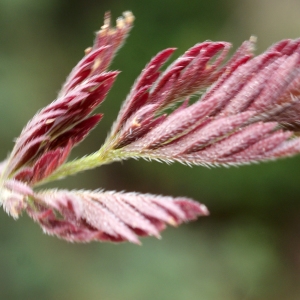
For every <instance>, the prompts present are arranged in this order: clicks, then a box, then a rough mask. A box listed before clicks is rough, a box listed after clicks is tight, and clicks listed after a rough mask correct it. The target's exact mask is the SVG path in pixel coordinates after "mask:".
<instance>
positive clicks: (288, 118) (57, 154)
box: [0, 12, 300, 244]
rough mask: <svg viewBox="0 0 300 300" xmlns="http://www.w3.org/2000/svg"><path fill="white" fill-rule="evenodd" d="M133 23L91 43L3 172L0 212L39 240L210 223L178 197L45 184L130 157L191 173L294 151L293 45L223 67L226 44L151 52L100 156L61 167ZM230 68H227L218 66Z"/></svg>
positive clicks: (133, 234) (298, 56)
mask: <svg viewBox="0 0 300 300" xmlns="http://www.w3.org/2000/svg"><path fill="white" fill-rule="evenodd" d="M133 20H134V17H133V15H132V14H131V13H130V12H126V13H124V17H122V18H119V19H118V20H117V24H116V27H114V28H113V27H111V25H110V15H109V14H108V13H107V14H106V15H105V20H104V25H103V26H102V27H101V29H100V31H98V32H97V34H96V38H95V41H94V45H93V46H92V47H91V48H88V49H87V50H86V51H85V56H84V57H83V59H82V60H81V61H80V62H79V63H78V64H77V66H75V68H74V69H73V70H72V72H71V74H70V75H69V77H68V78H67V80H66V82H65V84H64V85H63V87H62V89H61V91H60V93H59V94H58V97H57V99H56V100H55V101H54V102H52V103H51V104H49V105H48V106H46V107H45V108H43V109H42V110H41V111H39V112H38V113H37V114H36V115H35V116H34V117H33V118H32V120H30V121H29V123H28V124H27V125H26V126H25V128H24V129H23V130H22V132H21V135H20V136H19V137H18V139H17V140H16V142H15V145H14V148H13V150H12V152H11V153H10V155H9V156H8V158H7V159H6V160H5V161H3V162H2V163H0V204H1V205H3V208H4V210H5V211H6V212H7V213H8V214H10V215H11V216H12V217H14V218H18V217H19V215H20V214H21V213H22V212H23V211H26V212H27V214H28V215H29V216H30V217H31V218H33V219H34V220H35V221H36V222H37V223H38V224H39V225H40V226H41V227H42V228H43V230H44V232H46V233H48V234H51V235H55V236H57V237H60V238H63V239H65V240H67V241H72V242H90V241H112V242H121V241H130V242H133V243H137V244H138V243H139V239H138V237H139V236H156V237H159V236H160V232H161V231H162V230H163V229H164V228H165V227H166V225H167V224H169V225H173V226H177V225H179V224H181V223H183V222H187V221H191V220H195V219H196V218H198V217H199V216H206V215H208V214H209V213H208V210H207V208H206V206H204V205H203V204H200V203H199V202H196V201H193V200H191V199H187V198H184V197H183V198H171V197H164V196H156V195H150V194H139V193H118V192H105V191H101V190H96V191H85V190H73V191H68V190H52V189H45V190H39V189H38V187H39V186H40V185H42V184H44V183H47V182H50V181H53V180H57V179H60V178H63V177H65V176H68V175H73V174H76V173H78V172H82V171H85V170H88V169H92V168H95V167H98V166H101V165H103V164H107V163H111V162H114V161H120V160H125V159H129V158H144V159H147V160H151V159H155V160H159V161H165V162H173V161H179V162H181V163H184V164H189V165H193V164H195V165H204V166H211V165H239V164H248V163H252V162H259V161H266V160H272V159H278V158H282V157H286V156H292V155H295V154H298V153H299V152H300V138H299V137H298V134H297V131H298V130H299V129H300V125H299V124H300V117H299V116H300V98H299V96H300V40H283V41H281V42H279V43H277V44H275V45H273V46H272V47H270V48H269V49H268V50H267V51H266V52H265V53H263V54H261V55H259V56H257V57H254V54H253V51H254V44H255V39H254V38H251V39H250V40H249V41H246V42H244V43H243V44H242V45H241V46H240V48H239V49H238V50H237V51H236V53H235V54H234V55H233V57H232V58H231V59H230V60H228V61H227V60H226V57H227V54H228V51H229V49H230V44H229V43H226V42H204V43H199V44H196V45H195V46H193V47H191V48H190V49H189V50H187V51H186V52H185V53H184V54H183V55H182V56H181V57H179V58H178V59H176V60H175V61H174V62H173V63H171V64H170V65H169V66H168V67H167V68H166V69H165V70H164V71H163V70H161V69H162V68H163V65H164V64H165V63H166V61H167V60H168V59H169V58H170V57H171V55H172V54H173V53H174V51H175V48H168V49H166V50H163V51H161V52H160V53H158V54H157V55H156V56H155V57H154V58H153V59H152V60H151V61H150V62H149V63H148V64H147V65H146V67H145V68H144V70H143V71H142V73H141V75H140V76H139V77H138V78H137V80H136V82H135V83H134V85H133V87H132V89H131V91H130V93H129V95H128V96H127V98H126V100H125V101H124V104H123V105H122V107H121V109H120V112H119V114H118V116H117V118H116V121H115V123H114V125H113V126H112V129H111V132H110V134H109V135H108V138H107V140H106V141H105V142H104V144H103V145H102V146H101V147H100V149H99V150H98V151H96V152H95V153H92V154H90V155H87V156H84V157H82V158H79V159H76V160H74V161H69V162H67V160H68V157H69V154H70V153H71V151H72V149H73V148H74V147H75V146H76V145H78V144H79V143H80V142H82V141H83V140H84V139H85V138H86V136H87V135H88V134H89V132H90V131H91V130H92V129H93V128H94V127H95V126H96V125H97V124H98V123H99V122H100V120H101V119H102V117H103V115H102V114H101V113H100V114H99V113H98V114H95V113H94V111H95V109H96V108H98V107H99V105H100V104H101V103H102V102H103V101H104V100H105V97H106V95H107V93H108V92H109V90H110V89H111V87H112V85H113V83H114V80H115V78H116V76H117V75H118V73H119V72H118V71H108V70H107V69H108V67H109V65H110V63H111V61H112V59H113V57H114V55H115V53H116V51H117V50H118V49H119V48H120V46H121V45H122V44H123V42H124V41H125V38H126V37H127V35H128V33H129V31H130V29H131V27H132V23H133ZM226 61H227V62H226Z"/></svg>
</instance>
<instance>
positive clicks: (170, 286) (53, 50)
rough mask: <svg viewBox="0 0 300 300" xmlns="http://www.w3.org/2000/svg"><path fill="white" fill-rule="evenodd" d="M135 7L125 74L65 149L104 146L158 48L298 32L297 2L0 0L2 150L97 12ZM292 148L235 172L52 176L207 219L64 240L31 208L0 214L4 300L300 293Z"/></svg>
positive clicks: (97, 20)
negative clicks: (91, 125) (136, 235)
mask: <svg viewBox="0 0 300 300" xmlns="http://www.w3.org/2000/svg"><path fill="white" fill-rule="evenodd" d="M107 10H111V12H112V14H113V19H115V18H117V17H118V16H119V15H120V14H121V13H122V12H123V11H125V10H132V11H133V13H134V14H135V16H136V22H135V28H134V29H133V31H132V33H131V35H130V37H129V39H128V41H127V43H126V44H125V46H124V47H123V48H122V50H121V51H120V52H119V55H118V56H117V58H116V59H115V60H114V63H113V65H112V69H118V70H122V73H121V74H120V76H119V77H118V79H117V82H116V84H115V86H114V88H113V90H112V91H111V93H110V94H109V96H108V98H107V100H106V101H105V103H104V104H103V105H102V106H101V108H100V111H102V112H104V113H105V118H104V119H103V120H102V122H101V123H100V126H99V127H98V128H97V129H96V130H94V131H93V132H92V134H91V135H90V136H89V137H88V139H87V140H86V141H85V142H84V143H83V144H82V145H81V146H80V147H79V148H76V150H75V151H74V153H73V157H76V156H81V155H84V154H86V153H90V152H92V151H94V150H96V149H97V148H98V147H99V146H100V144H101V143H102V142H103V140H104V138H105V136H106V134H107V132H108V130H109V128H110V125H111V124H112V122H113V120H114V118H115V117H116V115H117V112H118V109H119V107H120V105H121V102H122V101H123V99H124V98H125V97H126V94H127V93H128V92H129V88H130V86H131V84H132V83H133V81H134V79H135V78H136V77H137V76H138V74H139V72H140V71H141V70H142V68H143V67H144V65H145V64H146V63H147V62H148V61H149V59H150V58H151V57H152V56H153V55H154V54H156V53H157V52H158V51H159V50H162V49H164V48H167V47H174V46H176V47H178V51H177V52H176V55H179V54H181V53H183V52H184V51H185V50H186V49H187V48H189V47H191V46H192V45H194V44H195V43H197V42H200V41H204V40H207V39H210V40H226V41H230V42H232V43H233V44H234V49H235V48H236V47H237V46H238V45H239V44H240V43H241V42H242V41H243V40H245V39H248V38H249V37H250V35H253V34H254V35H257V36H258V49H257V52H258V53H260V52H262V51H263V50H265V49H266V48H267V47H268V46H269V45H270V44H272V43H274V42H276V41H277V40H279V39H282V38H296V37H297V36H299V35H300V31H299V28H300V2H299V1H297V0H286V1H281V0H273V1H268V0H244V1H239V0H223V1H218V0H201V1H199V0H186V1H179V0H164V1H161V0H151V1H141V0H127V1H120V0H119V1H117V0H110V1H104V0H103V1H100V0H98V1H95V0H85V1H83V0H64V1H59V0H43V1H41V0H26V1H25V0H1V2H0V116H1V117H0V137H1V147H0V154H1V157H3V158H5V156H6V155H7V153H8V152H9V151H10V149H11V148H12V146H13V138H15V137H17V136H18V135H19V133H20V131H21V129H22V127H23V126H24V125H25V124H26V122H27V121H28V120H29V119H30V118H31V117H32V116H33V114H35V112H36V111H37V110H38V109H40V108H42V107H43V106H45V105H46V104H47V103H49V102H50V101H52V100H53V99H54V98H55V96H56V94H57V92H58V90H59V89H60V86H61V84H62V83H63V81H64V79H65V77H66V76H67V75H68V73H69V71H70V70H71V68H72V67H73V66H74V65H75V64H76V62H77V61H78V60H79V59H80V58H81V57H82V55H83V50H84V49H85V48H86V47H88V46H90V45H91V43H92V40H93V32H95V31H96V30H97V29H98V28H99V27H100V25H102V20H103V14H104V12H105V11H107ZM299 166H300V157H295V158H292V159H287V160H282V161H279V162H272V163H266V164H260V165H254V166H246V167H240V168H232V169H225V168H224V169H222V168H217V169H205V168H201V167H194V168H188V167H185V166H181V165H178V164H174V165H171V166H167V165H164V164H159V163H155V162H152V163H148V162H144V161H127V162H124V163H123V164H112V165H109V166H104V167H102V168H99V169H97V170H93V171H90V172H86V173H84V174H80V175H78V176H76V177H72V178H70V179H66V180H64V181H61V182H59V183H58V184H57V183H55V186H57V185H58V186H59V187H64V188H78V189H79V188H80V189H81V188H86V189H96V188H99V187H101V188H105V189H108V190H127V191H138V192H151V193H155V194H165V195H173V196H180V195H186V196H188V197H192V198H194V199H198V200H199V201H201V202H203V203H205V204H206V205H207V206H208V207H209V209H210V211H211V216H210V217H209V218H202V219H200V220H198V221H197V222H194V223H191V224H189V225H183V226H181V227H180V228H177V229H174V228H168V230H166V231H165V232H164V233H163V239H162V240H160V241H159V240H156V239H154V238H148V239H143V246H141V247H139V246H134V245H130V244H121V245H113V244H106V243H103V244H101V243H93V244H89V245H79V244H70V243H66V242H64V241H61V240H58V239H57V238H53V237H49V236H46V235H44V234H42V231H41V230H40V228H39V227H38V226H37V225H36V224H34V223H33V222H32V221H31V220H29V219H28V218H27V217H26V216H25V215H24V216H23V217H22V218H20V219H19V220H18V221H17V222H15V221H14V220H13V219H12V218H9V217H8V216H6V214H5V213H4V212H1V214H0V299H58V300H60V299H67V300H68V299H72V300H73V299H74V300H77V299H78V300H79V299H101V300H102V299H105V300H108V299H109V300H115V299H116V300H119V299H120V300H123V299H125V300H127V299H128V300H129V299H130V300H131V299H132V300H136V299H146V300H147V299H149V300H150V299H151V300H152V299H173V300H177V299H178V300H181V299H191V300H194V299H203V300H218V299H221V300H234V299H237V300H239V299H243V300H244V299H245V300H246V299H247V300H248V299H251V300H252V299H253V300H254V299H255V300H258V299H260V300H265V299H266V300H268V299H272V300H277V299H278V300H282V299H288V300H289V299H295V300H296V299H300V218H299V216H300V200H299V195H300V185H299V182H300V169H299Z"/></svg>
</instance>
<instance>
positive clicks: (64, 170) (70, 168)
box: [35, 147, 136, 186]
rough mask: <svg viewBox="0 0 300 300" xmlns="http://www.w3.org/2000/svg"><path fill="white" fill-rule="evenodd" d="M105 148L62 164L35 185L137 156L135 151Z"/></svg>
mask: <svg viewBox="0 0 300 300" xmlns="http://www.w3.org/2000/svg"><path fill="white" fill-rule="evenodd" d="M105 148H106V147H102V148H101V149H100V150H99V151H97V152H95V153H93V154H90V155H87V156H84V157H82V158H79V159H76V160H73V161H70V162H68V163H65V164H63V165H61V166H60V167H59V168H58V169H57V170H56V171H54V172H53V173H52V174H51V175H50V176H48V177H47V178H45V179H43V180H41V181H39V182H38V183H37V184H36V185H35V186H40V185H42V184H45V183H48V182H51V181H55V180H59V179H62V178H64V177H67V176H70V175H74V174H77V173H79V172H83V171H86V170H90V169H94V168H97V167H99V166H101V165H104V164H109V163H112V162H114V161H120V160H126V159H128V158H131V157H135V156H136V155H135V153H133V152H126V151H123V150H122V149H116V150H112V149H109V150H108V149H105Z"/></svg>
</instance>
